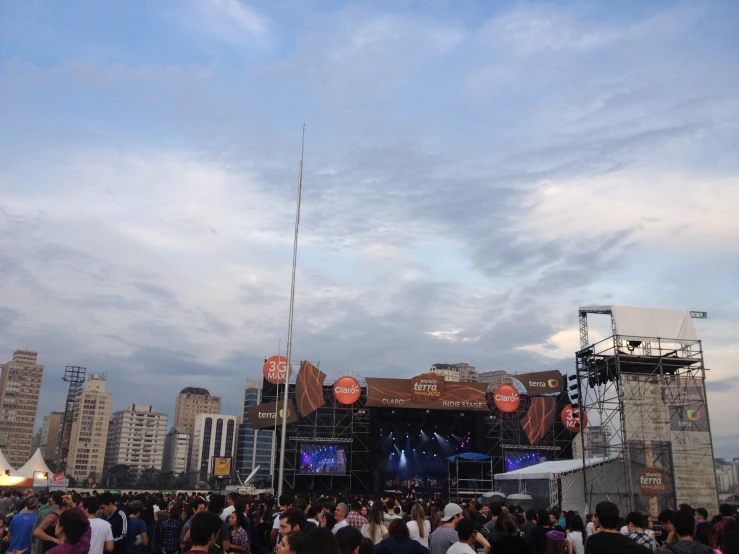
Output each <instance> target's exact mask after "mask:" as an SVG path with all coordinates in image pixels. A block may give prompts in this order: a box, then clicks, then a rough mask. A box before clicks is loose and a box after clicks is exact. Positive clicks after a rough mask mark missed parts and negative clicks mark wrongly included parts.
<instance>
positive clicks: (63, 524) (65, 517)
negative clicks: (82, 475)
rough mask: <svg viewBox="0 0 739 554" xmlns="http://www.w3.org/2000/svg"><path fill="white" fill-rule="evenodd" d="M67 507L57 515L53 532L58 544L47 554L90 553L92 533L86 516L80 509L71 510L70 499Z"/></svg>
mask: <svg viewBox="0 0 739 554" xmlns="http://www.w3.org/2000/svg"><path fill="white" fill-rule="evenodd" d="M67 498H69V497H67ZM68 507H69V509H67V510H64V511H63V512H60V514H59V523H57V524H56V529H55V530H54V534H55V535H56V537H57V540H58V541H59V544H58V545H57V546H55V547H54V548H52V549H50V550H49V554H87V553H88V552H89V551H90V538H91V536H92V533H91V531H90V522H89V521H88V519H87V514H85V511H84V510H82V509H79V508H72V501H71V498H70V500H69V505H68Z"/></svg>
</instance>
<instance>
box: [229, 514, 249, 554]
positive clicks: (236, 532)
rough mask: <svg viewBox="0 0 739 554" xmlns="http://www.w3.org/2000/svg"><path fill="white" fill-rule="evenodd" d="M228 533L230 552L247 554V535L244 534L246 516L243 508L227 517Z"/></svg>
mask: <svg viewBox="0 0 739 554" xmlns="http://www.w3.org/2000/svg"><path fill="white" fill-rule="evenodd" d="M228 533H229V536H230V537H231V552H248V551H249V535H247V534H246V516H245V515H244V512H243V508H242V509H241V510H235V511H233V512H231V515H230V516H228Z"/></svg>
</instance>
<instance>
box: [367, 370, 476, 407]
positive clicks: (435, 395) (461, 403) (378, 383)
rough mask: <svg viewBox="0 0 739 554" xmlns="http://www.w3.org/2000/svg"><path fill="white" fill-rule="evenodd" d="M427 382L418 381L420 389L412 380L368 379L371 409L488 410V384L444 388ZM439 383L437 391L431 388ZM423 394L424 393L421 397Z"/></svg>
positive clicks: (416, 382) (368, 399) (448, 384)
mask: <svg viewBox="0 0 739 554" xmlns="http://www.w3.org/2000/svg"><path fill="white" fill-rule="evenodd" d="M421 377H424V379H422V380H420V381H415V384H417V385H418V386H419V390H416V389H415V388H414V381H413V379H379V378H372V377H368V378H367V403H366V404H365V405H366V406H368V407H372V406H379V407H385V408H393V407H396V408H416V409H419V408H425V409H427V410H472V411H487V410H488V406H487V402H486V399H485V392H486V391H487V383H454V382H449V383H447V382H444V385H443V390H442V387H440V386H438V384H439V382H438V381H433V382H431V381H430V380H426V379H425V376H421ZM434 384H436V385H437V388H436V390H432V386H433V385H434ZM422 393H424V394H422Z"/></svg>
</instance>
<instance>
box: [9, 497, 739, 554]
mask: <svg viewBox="0 0 739 554" xmlns="http://www.w3.org/2000/svg"><path fill="white" fill-rule="evenodd" d="M655 523H656V526H655ZM655 527H656V529H655ZM658 550H665V551H667V552H672V553H674V554H712V553H714V552H719V553H720V554H739V523H738V522H737V520H736V519H735V517H734V510H733V508H732V507H731V506H729V505H722V506H721V509H720V513H719V514H718V515H716V516H715V517H714V518H713V519H711V520H709V518H708V512H707V511H706V510H705V509H702V508H698V509H696V510H693V509H692V508H691V507H690V506H687V505H682V506H680V507H679V508H678V509H677V510H676V511H673V510H665V511H663V512H662V513H661V514H660V515H659V518H658V519H657V521H656V522H654V521H652V520H651V519H650V518H648V517H646V515H644V514H642V513H639V512H632V513H630V514H627V515H626V517H622V516H621V514H619V510H618V507H617V506H616V505H615V504H613V503H611V502H601V503H599V504H598V505H597V506H596V509H595V513H594V514H585V517H584V518H583V517H582V515H581V514H579V513H577V512H574V511H567V512H561V511H560V510H559V509H556V508H554V509H551V510H538V511H535V510H527V511H524V510H523V509H522V508H521V507H520V506H505V505H503V504H500V503H495V502H494V503H492V504H490V505H481V504H479V503H477V502H474V501H472V502H469V503H463V504H461V505H460V504H457V503H454V502H448V503H445V504H441V503H438V502H434V501H431V500H428V501H421V500H417V499H410V498H401V499H392V498H381V499H377V500H374V501H373V500H370V499H367V498H362V497H353V498H339V497H318V498H316V497H315V496H310V495H296V496H293V495H282V496H281V497H280V498H279V500H278V501H277V502H275V499H274V498H269V497H265V496H263V495H262V496H249V495H242V494H239V493H236V492H231V493H229V494H228V495H225V496H224V495H221V494H215V493H208V494H203V495H198V494H184V493H181V494H177V495H175V494H172V495H162V494H149V493H145V494H134V493H130V494H123V495H114V494H111V493H110V492H104V493H102V494H98V493H97V492H93V493H89V494H83V495H79V494H75V493H72V494H69V495H65V494H63V493H61V492H53V493H51V494H49V495H43V494H42V495H37V494H34V493H32V492H31V493H27V494H21V493H19V492H16V491H5V492H2V493H0V554H6V553H7V554H47V553H48V554H104V553H112V554H184V553H185V552H192V553H193V554H197V553H198V552H203V553H206V552H207V553H208V554H225V553H243V554H622V553H634V554H639V553H642V554H650V553H651V554H653V553H655V552H657V551H658Z"/></svg>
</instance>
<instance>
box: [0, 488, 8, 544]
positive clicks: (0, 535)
mask: <svg viewBox="0 0 739 554" xmlns="http://www.w3.org/2000/svg"><path fill="white" fill-rule="evenodd" d="M0 498H3V496H2V495H0ZM7 550H8V525H7V524H6V523H5V518H4V517H0V554H5V552H6V551H7Z"/></svg>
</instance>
